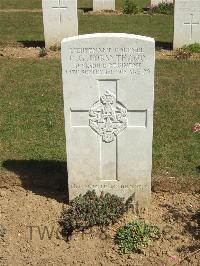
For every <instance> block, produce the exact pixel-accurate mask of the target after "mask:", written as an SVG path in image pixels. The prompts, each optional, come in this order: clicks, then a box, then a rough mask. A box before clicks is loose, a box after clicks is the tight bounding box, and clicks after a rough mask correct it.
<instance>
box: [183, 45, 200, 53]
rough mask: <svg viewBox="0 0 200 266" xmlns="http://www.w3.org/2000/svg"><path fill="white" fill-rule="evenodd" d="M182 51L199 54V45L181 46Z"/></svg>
mask: <svg viewBox="0 0 200 266" xmlns="http://www.w3.org/2000/svg"><path fill="white" fill-rule="evenodd" d="M183 49H184V50H185V51H188V52H190V53H200V43H193V44H190V45H185V46H183Z"/></svg>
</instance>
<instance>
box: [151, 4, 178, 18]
mask: <svg viewBox="0 0 200 266" xmlns="http://www.w3.org/2000/svg"><path fill="white" fill-rule="evenodd" d="M151 12H152V13H157V14H166V15H173V13H174V5H173V4H172V3H164V2H163V3H159V4H158V5H157V6H153V7H152V8H151Z"/></svg>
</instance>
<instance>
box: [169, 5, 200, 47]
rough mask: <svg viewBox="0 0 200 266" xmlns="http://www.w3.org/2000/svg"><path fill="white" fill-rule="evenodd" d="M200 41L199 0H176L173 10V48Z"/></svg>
mask: <svg viewBox="0 0 200 266" xmlns="http://www.w3.org/2000/svg"><path fill="white" fill-rule="evenodd" d="M195 42H197V43H200V1H199V0H176V1H175V11H174V45H173V46H174V49H176V48H181V47H182V46H184V45H189V44H192V43H195Z"/></svg>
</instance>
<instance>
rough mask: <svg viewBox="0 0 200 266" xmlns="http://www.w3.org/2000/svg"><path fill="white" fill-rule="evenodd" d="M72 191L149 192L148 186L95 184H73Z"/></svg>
mask: <svg viewBox="0 0 200 266" xmlns="http://www.w3.org/2000/svg"><path fill="white" fill-rule="evenodd" d="M70 187H71V189H85V188H86V189H128V190H149V189H150V186H148V185H130V184H129V185H119V184H101V185H99V184H97V185H95V184H93V185H77V184H71V185H70Z"/></svg>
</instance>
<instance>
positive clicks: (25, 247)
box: [0, 176, 200, 266]
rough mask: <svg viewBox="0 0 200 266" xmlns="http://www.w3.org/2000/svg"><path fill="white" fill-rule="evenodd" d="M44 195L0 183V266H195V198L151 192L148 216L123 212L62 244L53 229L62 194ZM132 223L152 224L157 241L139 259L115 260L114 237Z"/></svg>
mask: <svg viewBox="0 0 200 266" xmlns="http://www.w3.org/2000/svg"><path fill="white" fill-rule="evenodd" d="M6 179H8V176H7V177H6ZM10 179H11V180H13V179H14V178H13V177H10ZM1 180H2V177H1ZM50 192H52V194H51V197H50V196H49V195H50ZM50 192H48V193H47V195H48V196H45V191H42V193H41V190H39V189H38V191H37V192H36V190H34V192H33V191H32V190H31V189H30V190H26V189H24V188H23V187H21V185H20V183H17V181H15V182H13V184H10V185H8V183H6V181H5V184H4V186H3V184H1V188H0V211H1V212H0V232H1V234H0V265H2V266H3V265H22V266H23V265H199V259H200V254H199V248H200V241H199V233H200V232H199V229H200V228H199V226H200V225H199V218H200V217H199V215H200V214H199V213H198V205H199V195H198V194H197V193H173V194H172V193H168V192H165V193H164V192H159V193H153V195H152V209H151V210H150V211H149V213H146V214H143V215H140V216H139V215H136V214H133V213H132V212H129V213H127V214H126V215H125V216H124V217H123V218H122V219H121V220H120V221H119V222H118V223H117V224H115V225H113V226H110V227H108V228H107V229H106V230H105V231H104V232H102V231H101V230H100V229H98V228H94V229H91V230H88V231H86V232H85V233H80V232H76V233H75V234H73V235H72V238H71V239H70V241H69V242H66V241H65V240H64V239H63V238H62V235H61V234H60V228H59V224H58V220H59V217H60V214H61V212H62V210H63V208H64V207H65V206H66V204H65V198H66V194H65V192H64V191H57V192H56V191H55V190H53V189H52V190H51V191H50ZM58 198H59V199H60V200H58ZM133 219H145V220H148V221H151V222H152V223H154V224H156V225H158V226H159V227H160V229H161V231H162V236H161V238H160V239H159V240H158V241H156V242H154V243H153V245H152V246H150V247H149V248H147V249H146V250H145V252H144V253H143V254H134V253H131V254H126V255H120V254H119V252H118V247H117V246H116V245H115V244H114V237H115V233H116V231H117V229H118V228H119V226H121V225H123V224H124V223H126V222H128V221H131V220H133ZM45 228H46V229H45ZM3 229H4V230H3ZM44 230H46V231H45V233H44ZM47 230H48V231H49V236H50V237H48V235H47Z"/></svg>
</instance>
